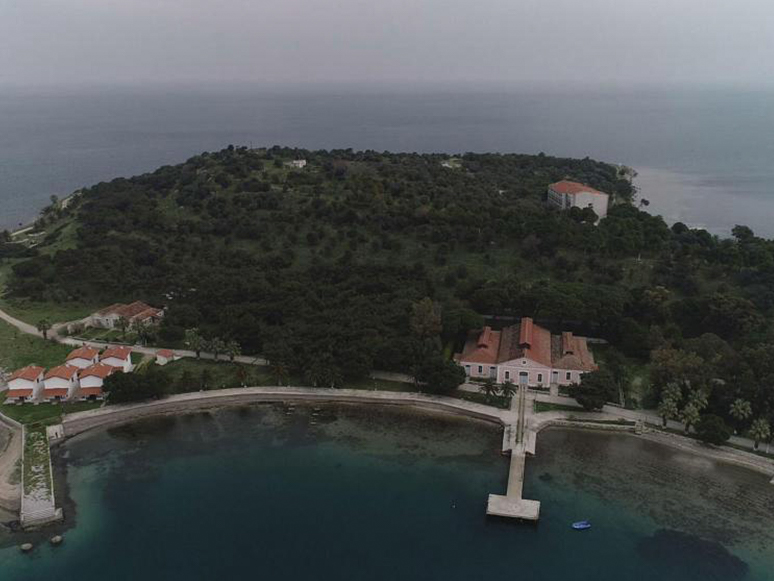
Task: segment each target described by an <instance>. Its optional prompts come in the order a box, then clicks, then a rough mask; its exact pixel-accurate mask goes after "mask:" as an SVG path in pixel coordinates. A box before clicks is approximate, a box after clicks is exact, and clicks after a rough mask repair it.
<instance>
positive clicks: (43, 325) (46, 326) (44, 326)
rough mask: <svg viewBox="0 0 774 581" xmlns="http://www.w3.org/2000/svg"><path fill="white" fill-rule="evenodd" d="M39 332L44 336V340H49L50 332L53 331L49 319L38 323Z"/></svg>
mask: <svg viewBox="0 0 774 581" xmlns="http://www.w3.org/2000/svg"><path fill="white" fill-rule="evenodd" d="M37 327H38V331H40V334H41V335H43V338H44V339H48V332H49V331H50V330H51V322H50V321H49V320H48V319H41V320H40V321H38V325H37Z"/></svg>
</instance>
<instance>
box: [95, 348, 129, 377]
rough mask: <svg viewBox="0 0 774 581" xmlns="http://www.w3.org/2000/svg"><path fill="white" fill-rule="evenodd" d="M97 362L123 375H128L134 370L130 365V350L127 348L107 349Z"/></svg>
mask: <svg viewBox="0 0 774 581" xmlns="http://www.w3.org/2000/svg"><path fill="white" fill-rule="evenodd" d="M99 361H100V363H104V364H105V365H110V366H111V367H115V368H116V369H118V370H119V371H123V372H124V373H129V372H130V371H132V369H134V366H133V365H132V350H131V349H130V348H129V347H109V348H108V349H105V351H104V352H103V353H102V357H101V358H100V360H99Z"/></svg>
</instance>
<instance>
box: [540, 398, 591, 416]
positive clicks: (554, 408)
mask: <svg viewBox="0 0 774 581" xmlns="http://www.w3.org/2000/svg"><path fill="white" fill-rule="evenodd" d="M583 411H584V410H583V408H582V407H579V406H572V405H564V404H561V403H548V402H545V401H536V402H535V413H536V414H539V413H541V412H583Z"/></svg>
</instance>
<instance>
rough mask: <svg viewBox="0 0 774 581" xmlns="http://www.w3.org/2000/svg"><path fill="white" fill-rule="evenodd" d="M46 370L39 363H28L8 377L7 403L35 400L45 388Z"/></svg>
mask: <svg viewBox="0 0 774 581" xmlns="http://www.w3.org/2000/svg"><path fill="white" fill-rule="evenodd" d="M45 372H46V370H45V369H43V368H42V367H39V366H37V365H28V366H27V367H22V368H21V369H17V370H16V371H14V372H13V373H12V374H11V377H10V378H9V379H8V393H7V395H6V398H5V402H6V403H23V402H25V401H34V400H35V399H37V398H38V396H39V395H40V390H41V389H42V388H43V376H44V374H45Z"/></svg>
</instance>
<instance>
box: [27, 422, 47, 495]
mask: <svg viewBox="0 0 774 581" xmlns="http://www.w3.org/2000/svg"><path fill="white" fill-rule="evenodd" d="M43 490H45V491H48V494H49V495H50V494H51V463H50V450H49V447H48V438H47V437H46V428H45V426H38V427H35V428H28V429H27V431H26V438H25V440H24V494H30V493H32V492H35V491H38V492H40V491H43Z"/></svg>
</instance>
